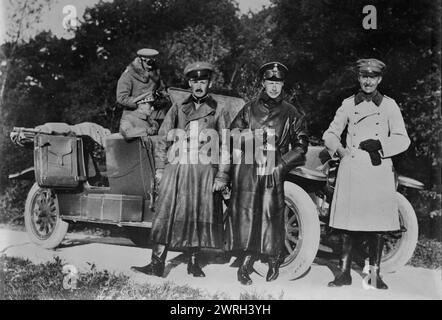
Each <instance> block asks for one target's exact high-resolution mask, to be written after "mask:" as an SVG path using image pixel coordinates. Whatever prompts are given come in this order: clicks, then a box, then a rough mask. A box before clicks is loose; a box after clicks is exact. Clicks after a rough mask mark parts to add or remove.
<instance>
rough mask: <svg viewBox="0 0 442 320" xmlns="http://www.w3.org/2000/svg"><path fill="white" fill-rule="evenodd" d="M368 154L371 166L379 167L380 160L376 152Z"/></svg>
mask: <svg viewBox="0 0 442 320" xmlns="http://www.w3.org/2000/svg"><path fill="white" fill-rule="evenodd" d="M368 154H369V155H370V160H371V164H372V165H373V166H380V165H381V162H382V159H381V155H380V154H379V152H378V151H373V152H369V153H368Z"/></svg>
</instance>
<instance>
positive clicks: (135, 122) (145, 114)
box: [120, 96, 159, 140]
mask: <svg viewBox="0 0 442 320" xmlns="http://www.w3.org/2000/svg"><path fill="white" fill-rule="evenodd" d="M152 101H153V98H152V97H151V96H149V97H146V98H145V99H143V100H141V101H140V102H139V103H138V107H137V109H136V110H134V111H131V112H127V113H125V114H123V117H122V118H121V121H120V133H121V134H122V135H123V137H124V138H125V139H126V140H130V139H133V138H136V137H143V136H153V135H156V134H157V133H158V128H159V125H158V123H157V122H156V121H155V120H153V119H152V118H151V115H152V112H153V110H154V107H153V106H152V104H151V103H152Z"/></svg>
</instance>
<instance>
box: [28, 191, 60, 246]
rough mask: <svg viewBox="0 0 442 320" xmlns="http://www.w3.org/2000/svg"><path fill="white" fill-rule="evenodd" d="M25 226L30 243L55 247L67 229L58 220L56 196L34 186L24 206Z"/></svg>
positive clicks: (51, 192)
mask: <svg viewBox="0 0 442 320" xmlns="http://www.w3.org/2000/svg"><path fill="white" fill-rule="evenodd" d="M25 226H26V231H27V233H28V236H29V238H30V239H31V240H32V242H34V243H36V244H38V245H40V246H42V247H44V248H47V249H53V248H55V247H57V246H58V245H59V244H60V243H61V241H62V240H63V238H64V236H65V235H66V232H67V229H68V223H66V222H64V221H63V220H61V218H60V212H59V207H58V199H57V195H56V194H55V193H54V191H53V190H51V189H48V188H41V187H39V186H38V184H34V185H33V186H32V188H31V190H30V191H29V193H28V197H27V199H26V205H25Z"/></svg>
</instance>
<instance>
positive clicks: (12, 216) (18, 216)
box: [0, 180, 32, 223]
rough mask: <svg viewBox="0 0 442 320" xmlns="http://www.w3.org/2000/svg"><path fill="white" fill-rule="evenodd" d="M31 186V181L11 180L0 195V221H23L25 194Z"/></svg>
mask: <svg viewBox="0 0 442 320" xmlns="http://www.w3.org/2000/svg"><path fill="white" fill-rule="evenodd" d="M31 186H32V182H31V181H23V180H17V181H11V184H10V186H8V187H7V188H6V190H5V192H4V194H3V195H0V223H11V222H12V223H23V211H24V208H25V202H26V196H27V195H28V192H29V189H30V188H31Z"/></svg>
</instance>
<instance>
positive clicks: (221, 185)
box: [212, 178, 227, 192]
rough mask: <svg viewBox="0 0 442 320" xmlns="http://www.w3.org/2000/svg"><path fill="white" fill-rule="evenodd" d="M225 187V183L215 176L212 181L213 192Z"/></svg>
mask: <svg viewBox="0 0 442 320" xmlns="http://www.w3.org/2000/svg"><path fill="white" fill-rule="evenodd" d="M226 187H227V183H226V182H224V181H221V180H219V179H216V178H215V181H214V183H213V188H212V191H213V192H218V191H223V190H224V189H225V188H226Z"/></svg>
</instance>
